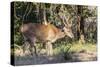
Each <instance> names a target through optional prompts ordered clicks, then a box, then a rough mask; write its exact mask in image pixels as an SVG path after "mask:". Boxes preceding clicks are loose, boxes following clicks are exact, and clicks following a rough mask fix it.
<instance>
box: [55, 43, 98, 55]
mask: <svg viewBox="0 0 100 67" xmlns="http://www.w3.org/2000/svg"><path fill="white" fill-rule="evenodd" d="M96 46H97V45H96V44H94V43H85V44H81V43H79V42H73V43H72V44H70V43H69V44H65V45H63V44H62V45H60V46H59V47H56V48H54V54H55V55H56V54H59V53H61V52H64V53H65V52H80V51H82V50H85V51H91V52H93V51H96V48H97V47H96Z"/></svg>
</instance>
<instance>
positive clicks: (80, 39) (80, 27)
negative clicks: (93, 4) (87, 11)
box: [77, 5, 85, 43]
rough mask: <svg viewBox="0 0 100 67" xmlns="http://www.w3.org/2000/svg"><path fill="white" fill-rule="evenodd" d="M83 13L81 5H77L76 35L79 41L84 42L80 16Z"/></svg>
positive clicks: (82, 24)
mask: <svg viewBox="0 0 100 67" xmlns="http://www.w3.org/2000/svg"><path fill="white" fill-rule="evenodd" d="M82 13H83V7H82V6H79V5H78V6H77V14H78V16H77V18H78V21H77V37H78V40H79V42H80V43H85V39H84V18H83V16H82Z"/></svg>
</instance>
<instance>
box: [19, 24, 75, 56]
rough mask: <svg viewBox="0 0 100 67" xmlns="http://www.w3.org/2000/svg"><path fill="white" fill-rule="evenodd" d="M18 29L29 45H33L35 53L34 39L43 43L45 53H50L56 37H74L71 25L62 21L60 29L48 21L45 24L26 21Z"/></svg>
mask: <svg viewBox="0 0 100 67" xmlns="http://www.w3.org/2000/svg"><path fill="white" fill-rule="evenodd" d="M20 31H21V33H22V34H23V36H24V39H25V41H28V42H29V44H30V46H31V47H34V50H35V54H36V55H37V50H36V44H35V43H36V41H39V42H41V43H45V45H46V50H47V55H52V54H53V51H52V43H54V42H55V41H56V40H58V39H61V38H64V37H65V36H66V35H67V36H69V37H70V38H73V37H74V35H73V33H72V30H71V25H69V24H68V23H64V27H63V28H62V29H60V28H57V27H56V26H55V25H53V24H50V23H48V24H47V25H45V24H39V23H27V24H23V25H22V26H21V28H20Z"/></svg>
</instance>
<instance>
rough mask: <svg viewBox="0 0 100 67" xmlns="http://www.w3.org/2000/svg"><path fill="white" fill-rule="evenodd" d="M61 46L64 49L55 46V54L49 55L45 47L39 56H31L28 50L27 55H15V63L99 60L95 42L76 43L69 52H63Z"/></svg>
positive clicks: (32, 63) (31, 63)
mask: <svg viewBox="0 0 100 67" xmlns="http://www.w3.org/2000/svg"><path fill="white" fill-rule="evenodd" d="M67 47H68V46H67ZM60 48H62V49H64V48H65V46H60V47H59V48H55V49H54V55H53V56H47V55H46V54H45V49H42V50H41V51H40V54H39V55H38V56H35V55H33V56H31V55H29V54H27V53H29V52H26V55H24V56H23V55H20V56H15V65H17V66H19V65H37V64H52V63H66V62H86V61H96V60H97V46H96V45H93V44H84V45H80V44H78V45H77V44H74V45H72V46H71V48H70V49H69V51H68V52H66V51H65V52H62V51H61V50H60ZM17 55H18V53H17Z"/></svg>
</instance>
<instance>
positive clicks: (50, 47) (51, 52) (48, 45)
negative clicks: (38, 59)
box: [46, 42, 53, 56]
mask: <svg viewBox="0 0 100 67" xmlns="http://www.w3.org/2000/svg"><path fill="white" fill-rule="evenodd" d="M46 51H47V55H48V56H52V55H53V48H52V44H51V42H47V44H46Z"/></svg>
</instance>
